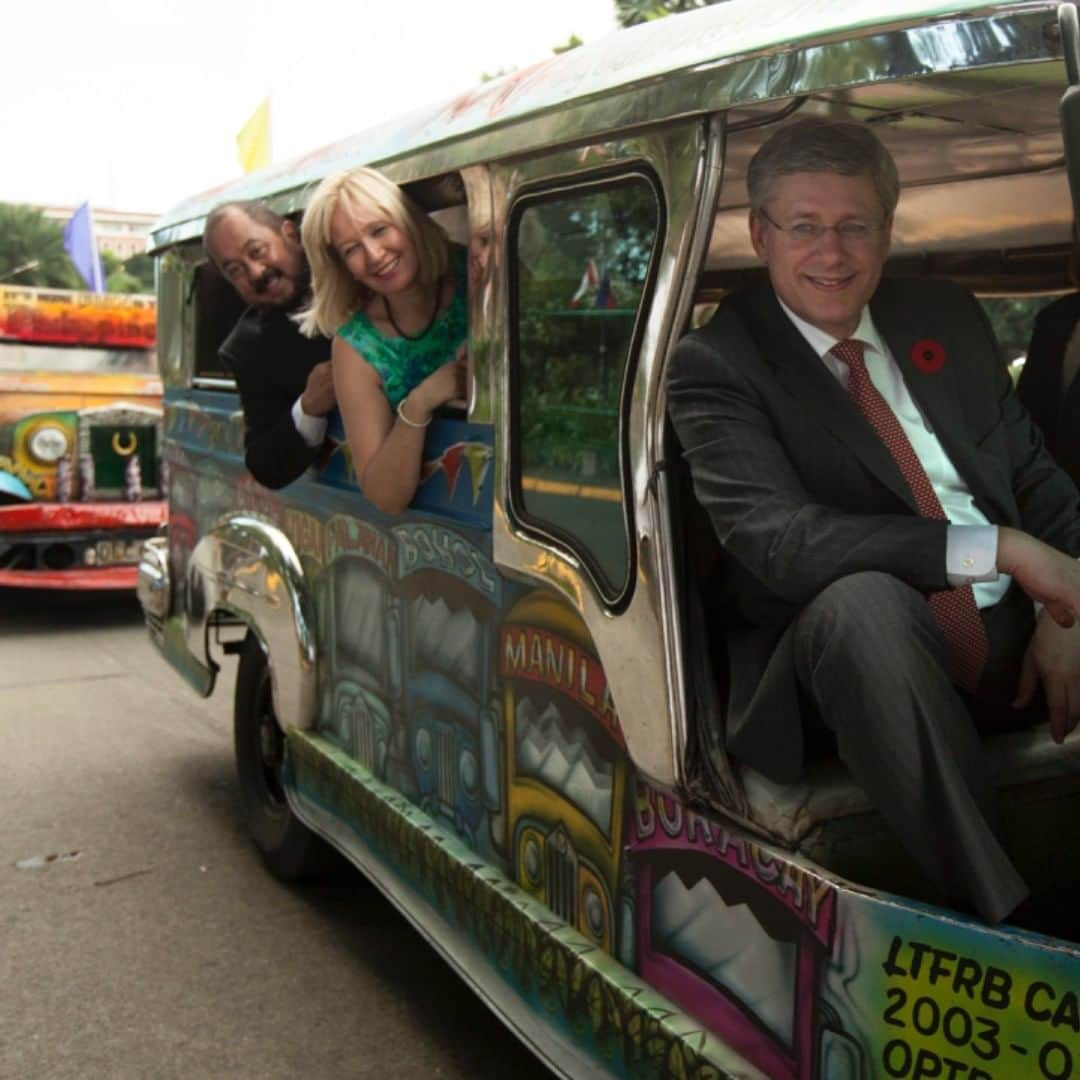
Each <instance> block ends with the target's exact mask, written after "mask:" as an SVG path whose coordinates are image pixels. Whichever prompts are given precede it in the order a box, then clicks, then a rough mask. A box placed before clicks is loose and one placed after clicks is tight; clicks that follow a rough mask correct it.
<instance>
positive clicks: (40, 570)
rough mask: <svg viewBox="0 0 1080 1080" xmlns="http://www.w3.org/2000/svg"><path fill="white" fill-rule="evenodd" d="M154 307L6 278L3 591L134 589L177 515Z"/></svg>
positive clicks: (0, 427)
mask: <svg viewBox="0 0 1080 1080" xmlns="http://www.w3.org/2000/svg"><path fill="white" fill-rule="evenodd" d="M155 309H156V304H155V301H154V298H153V297H150V296H113V295H106V296H99V295H95V294H92V293H81V292H70V291H67V290H62V289H35V288H26V287H13V286H0V587H3V586H24V587H33V588H51V589H130V588H134V586H135V580H136V576H137V564H138V559H139V550H140V548H141V547H142V542H143V540H145V539H146V538H147V537H150V536H152V535H153V534H154V533H155V532H156V531H157V530H158V528H159V527H160V526H161V525H162V524H163V522H164V521H165V514H166V509H165V502H164V500H163V499H162V495H161V491H162V482H161V458H160V456H159V453H158V447H159V444H160V441H161V423H162V411H161V380H160V378H159V377H158V373H157V363H156V354H155V334H156V327H155Z"/></svg>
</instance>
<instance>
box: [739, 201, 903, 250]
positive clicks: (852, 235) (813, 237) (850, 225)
mask: <svg viewBox="0 0 1080 1080" xmlns="http://www.w3.org/2000/svg"><path fill="white" fill-rule="evenodd" d="M758 213H759V214H760V215H761V216H762V217H763V218H764V219H765V220H766V221H767V222H768V223H769V224H770V225H771V226H772V227H773V228H774V229H776V230H778V231H779V232H782V233H784V234H786V235H787V237H788V239H789V240H790V241H791V242H792V243H793V244H798V245H799V246H801V247H809V246H810V245H811V244H816V243H818V242H819V241H820V240H821V239H822V237H824V235H825V234H826V233H827V232H830V231H831V232H834V233H836V238H837V239H838V240H839V241H840V243H841V244H847V245H848V246H849V247H858V246H859V245H860V244H869V243H870V242H871V241H872V240H874V239H875V238H876V237H877V236H878V234H879V233H881V232H882V231H884V229H885V222H884V221H859V220H857V219H852V220H850V221H841V222H840V224H839V225H822V224H821V223H820V222H818V221H797V222H795V224H794V225H780V224H779V223H777V222H775V221H773V219H772V218H771V217H769V215H768V214H767V213H766V212H765V210H764V209H761V210H759V211H758Z"/></svg>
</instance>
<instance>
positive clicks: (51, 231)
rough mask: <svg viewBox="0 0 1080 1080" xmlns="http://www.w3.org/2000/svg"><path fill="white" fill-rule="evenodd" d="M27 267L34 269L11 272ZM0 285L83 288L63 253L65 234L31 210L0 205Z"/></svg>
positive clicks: (73, 268)
mask: <svg viewBox="0 0 1080 1080" xmlns="http://www.w3.org/2000/svg"><path fill="white" fill-rule="evenodd" d="M27 264H36V265H32V266H30V267H29V268H28V269H26V270H21V271H19V272H18V273H15V272H14V271H16V269H17V268H18V267H20V266H25V265H27ZM0 282H2V283H5V284H16V285H39V286H45V287H51V288H59V289H79V288H82V279H81V278H80V277H79V274H78V272H77V271H76V269H75V267H74V266H72V265H71V260H70V259H69V258H68V257H67V252H66V251H64V230H63V229H62V228H61V227H60V226H59V225H58V224H57V223H56V222H55V221H49V219H48V218H46V217H45V215H44V214H42V212H41V211H40V210H37V209H35V208H34V207H32V206H23V205H21V204H18V203H0Z"/></svg>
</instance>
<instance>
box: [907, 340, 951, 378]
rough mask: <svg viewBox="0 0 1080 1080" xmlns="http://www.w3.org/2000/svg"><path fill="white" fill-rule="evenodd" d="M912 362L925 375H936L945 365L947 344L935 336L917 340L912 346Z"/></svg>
mask: <svg viewBox="0 0 1080 1080" xmlns="http://www.w3.org/2000/svg"><path fill="white" fill-rule="evenodd" d="M911 362H912V363H913V364H914V365H915V366H916V367H917V368H918V369H919V370H920V371H921V372H922V373H923V374H924V375H936V374H937V373H938V372H939V371H940V370H941V369H942V368H943V367H944V366H945V346H944V345H942V344H941V342H940V341H934V340H933V338H923V340H922V341H916V342H915V344H914V345H912V346H911Z"/></svg>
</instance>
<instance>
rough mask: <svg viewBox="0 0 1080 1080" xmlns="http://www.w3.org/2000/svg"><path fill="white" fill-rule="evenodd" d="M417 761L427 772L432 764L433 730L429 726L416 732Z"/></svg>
mask: <svg viewBox="0 0 1080 1080" xmlns="http://www.w3.org/2000/svg"><path fill="white" fill-rule="evenodd" d="M414 746H415V747H416V763H417V765H419V766H420V768H421V769H423V770H424V772H427V771H428V770H429V769H430V768H431V765H432V761H433V755H432V753H431V732H430V731H428V729H427V728H421V729H420V730H419V731H418V732H417V733H416V742H415V743H414Z"/></svg>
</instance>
